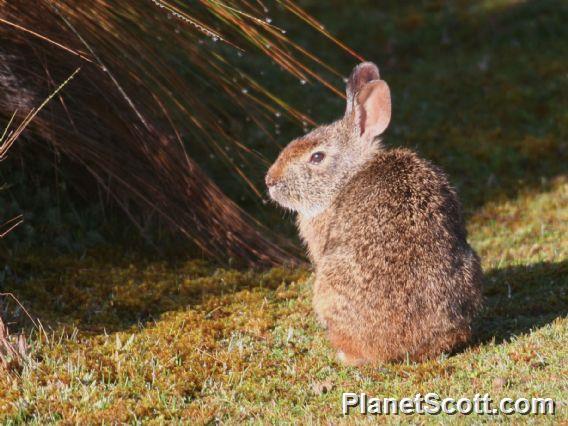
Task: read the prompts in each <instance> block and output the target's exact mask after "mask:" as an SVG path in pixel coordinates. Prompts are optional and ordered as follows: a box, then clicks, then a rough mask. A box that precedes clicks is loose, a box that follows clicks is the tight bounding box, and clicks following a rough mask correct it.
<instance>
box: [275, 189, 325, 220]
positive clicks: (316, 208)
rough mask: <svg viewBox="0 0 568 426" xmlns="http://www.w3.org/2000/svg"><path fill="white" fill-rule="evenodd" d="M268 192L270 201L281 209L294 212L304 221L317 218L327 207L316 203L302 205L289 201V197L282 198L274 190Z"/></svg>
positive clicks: (281, 195)
mask: <svg viewBox="0 0 568 426" xmlns="http://www.w3.org/2000/svg"><path fill="white" fill-rule="evenodd" d="M268 192H269V194H270V198H272V200H274V201H275V202H276V203H278V204H279V205H280V206H281V207H284V208H285V209H288V210H291V211H294V212H296V213H298V214H299V215H301V216H302V217H304V218H306V219H308V218H311V217H314V216H317V215H318V214H320V213H321V212H323V211H324V210H325V209H326V207H327V206H324V205H321V204H318V203H315V204H304V203H301V202H298V201H295V200H291V199H290V198H289V197H286V196H284V195H283V194H281V193H280V192H279V191H278V190H275V189H274V188H270V190H269V191H268Z"/></svg>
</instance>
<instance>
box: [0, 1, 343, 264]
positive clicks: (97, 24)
mask: <svg viewBox="0 0 568 426" xmlns="http://www.w3.org/2000/svg"><path fill="white" fill-rule="evenodd" d="M276 4H277V5H279V7H282V8H284V9H285V10H288V11H290V12H291V13H292V14H293V15H295V16H297V17H300V18H301V19H302V20H303V21H304V22H305V23H306V24H307V25H310V26H313V27H315V28H318V29H319V30H320V31H322V33H323V34H324V35H325V36H327V37H330V38H331V36H330V35H329V34H327V33H325V32H324V30H323V29H321V28H320V27H319V25H318V24H317V22H315V21H314V20H313V19H312V18H311V17H309V16H308V15H307V14H306V13H305V12H303V11H302V10H301V9H300V8H299V7H298V6H296V5H295V4H293V3H292V2H289V1H279V2H276V3H275V5H276ZM266 13H267V8H266V6H265V4H263V3H262V2H258V1H247V0H241V1H237V0H230V1H222V2H217V1H215V2H210V1H200V2H197V3H191V6H190V5H189V4H186V3H185V2H180V1H175V0H172V1H168V2H166V1H159V0H152V1H139V0H124V1H118V0H100V1H97V2H79V1H77V0H74V1H73V0H60V1H55V0H53V1H43V2H35V1H31V0H27V1H26V0H16V1H10V2H7V1H4V2H1V1H0V36H1V37H2V40H3V42H2V45H1V46H0V88H1V89H2V90H0V115H4V116H8V112H10V113H11V112H12V111H14V110H18V111H29V110H31V109H32V108H33V107H34V106H36V105H38V100H39V99H41V98H42V96H44V94H45V93H46V92H47V93H49V92H50V91H51V90H50V89H53V87H56V86H57V84H59V82H61V81H63V80H64V79H65V78H66V77H67V76H69V75H70V74H71V73H72V71H73V70H74V69H76V68H77V67H81V72H80V73H79V75H78V76H77V77H76V78H75V79H74V81H73V82H71V83H70V84H69V85H68V87H67V88H66V90H65V92H64V93H60V94H58V95H57V102H52V103H51V104H50V105H49V106H48V107H47V108H46V110H45V111H44V112H42V114H38V115H37V116H36V117H35V118H34V120H33V121H32V122H31V123H30V125H29V128H30V131H29V133H27V134H26V135H25V136H26V139H27V140H29V141H32V142H36V144H35V150H34V151H35V152H34V155H50V152H49V150H50V149H54V150H55V151H56V152H57V153H60V154H63V155H65V156H66V157H68V158H69V159H71V160H72V161H73V162H74V163H75V164H78V165H79V166H80V167H81V168H82V169H83V170H84V171H85V172H86V173H87V174H88V175H90V176H91V177H92V178H94V180H95V181H96V182H97V184H98V185H99V186H100V187H102V188H104V189H105V190H106V191H107V192H108V194H109V195H110V196H111V197H112V199H114V201H115V202H116V203H117V204H118V205H119V206H120V207H121V208H122V209H123V211H124V212H125V213H126V214H127V215H128V217H129V218H130V219H131V220H132V221H133V223H135V224H137V226H139V227H140V228H141V229H142V228H143V224H142V219H141V217H142V216H141V213H144V215H145V217H147V216H155V217H158V218H159V220H160V221H161V222H162V223H165V224H167V225H168V227H169V229H171V230H172V231H173V232H175V233H177V234H179V235H182V236H184V237H186V238H188V239H190V240H192V241H193V242H194V243H195V244H196V245H197V246H198V247H200V248H201V249H202V251H203V253H204V254H206V255H209V256H211V257H215V258H217V259H219V260H222V261H227V260H229V259H234V260H236V261H242V262H244V263H247V264H261V263H263V264H274V263H282V262H287V261H291V260H293V259H295V256H294V254H293V252H294V250H293V248H291V246H290V245H288V244H287V243H286V242H284V241H283V240H281V239H280V240H278V241H277V242H275V241H276V238H275V237H274V236H273V235H271V232H270V231H268V230H267V229H266V228H264V227H262V226H261V225H260V224H258V223H256V222H255V221H254V220H253V219H252V218H251V217H250V216H249V215H248V214H246V213H245V212H244V211H243V210H242V209H240V208H239V207H238V206H237V205H236V204H235V203H234V202H233V201H232V200H230V199H229V198H228V197H227V196H226V195H225V194H224V193H223V192H222V191H221V190H220V189H219V188H218V186H217V185H215V183H214V182H213V181H212V180H211V179H210V178H209V177H208V176H207V175H206V174H205V173H203V172H202V170H201V168H200V167H199V166H198V164H197V163H196V161H194V160H193V158H192V156H191V152H192V151H193V149H194V148H195V147H196V146H198V145H197V144H200V145H199V147H200V149H201V150H204V151H206V152H209V153H210V155H212V156H214V158H216V159H217V160H218V161H222V162H226V163H227V165H228V166H229V168H230V170H232V172H233V173H234V174H235V176H236V177H237V178H239V179H242V182H243V184H246V185H249V186H250V188H251V189H252V190H253V191H255V192H256V193H257V194H258V195H259V196H260V194H261V192H262V190H261V189H259V188H256V187H255V185H254V183H253V182H252V180H251V179H250V177H249V176H248V174H247V172H246V170H245V168H244V167H242V165H241V164H242V163H245V162H249V164H250V161H256V162H258V161H262V159H259V158H258V156H257V155H256V154H255V152H254V151H253V150H252V149H250V148H249V147H247V146H246V143H242V142H241V141H239V140H237V138H236V137H235V136H234V135H233V134H232V132H231V131H230V130H229V129H230V121H231V120H232V116H233V115H235V114H236V115H243V116H247V117H248V118H249V119H250V122H251V123H253V124H254V125H256V126H258V127H259V128H261V129H267V128H269V126H268V125H267V123H268V122H270V121H271V120H273V118H274V115H275V114H280V113H282V114H285V115H288V116H289V117H291V118H292V119H296V120H299V121H309V118H308V117H306V116H305V115H303V114H302V113H301V112H299V111H297V110H295V109H294V108H292V107H290V106H289V105H287V104H286V103H285V102H284V101H282V100H281V99H280V98H278V97H277V96H275V95H274V94H273V93H270V92H269V91H268V90H266V89H265V88H264V87H263V85H262V84H261V83H260V82H258V81H257V80H256V79H255V78H254V77H253V76H251V75H248V74H247V73H245V72H244V71H243V70H242V69H240V68H239V67H238V66H236V65H235V64H234V63H233V62H232V61H231V60H230V58H229V56H230V55H229V53H227V52H233V53H234V52H237V53H238V52H242V51H245V50H248V51H255V50H256V51H260V52H261V53H262V54H264V55H267V56H269V57H270V58H271V59H272V60H273V61H274V62H275V63H276V64H277V65H279V66H280V67H281V68H283V69H284V70H285V71H287V72H289V73H291V74H292V75H294V76H295V77H296V78H298V79H299V80H301V81H307V80H315V81H319V82H320V83H321V84H324V85H325V86H327V87H328V88H330V89H331V90H334V91H336V92H337V93H339V92H338V91H337V90H336V89H335V88H334V85H333V84H332V83H331V82H329V81H328V80H326V79H325V78H324V77H322V73H321V72H319V71H318V70H321V71H324V72H325V73H326V75H334V76H336V77H338V76H339V75H338V74H337V73H336V72H335V71H334V70H333V69H332V68H331V67H328V66H327V65H326V64H324V63H323V61H321V60H320V59H318V58H317V57H316V56H315V55H314V54H312V53H310V52H308V51H307V50H305V49H304V48H302V47H300V46H299V45H297V44H295V43H294V42H293V41H291V40H290V39H288V38H287V36H286V35H285V33H284V31H283V30H282V29H280V28H278V27H276V26H274V25H272V24H271V23H270V22H269V21H270V20H269V19H266ZM168 18H169V19H168ZM337 43H338V44H339V45H340V43H339V42H337ZM343 47H344V46H343ZM180 58H183V61H182V60H181V59H180ZM181 63H183V64H184V65H183V66H182V65H180V64H181ZM182 74H183V75H182ZM338 81H339V80H338ZM22 118H23V116H22ZM267 137H271V135H270V132H267ZM46 141H47V142H49V143H50V145H49V146H50V147H51V148H47V147H46V144H45V142H46ZM37 142H39V143H37ZM229 147H230V150H229V149H228V148H229ZM23 149H26V150H28V149H30V148H28V147H27V146H24V148H23ZM228 151H230V153H229V152H228ZM71 183H72V184H73V183H75V184H78V185H81V182H71ZM83 189H85V188H83Z"/></svg>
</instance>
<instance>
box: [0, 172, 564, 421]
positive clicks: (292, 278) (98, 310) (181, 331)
mask: <svg viewBox="0 0 568 426" xmlns="http://www.w3.org/2000/svg"><path fill="white" fill-rule="evenodd" d="M567 190H568V184H567V183H566V181H565V180H559V181H557V182H555V183H554V185H553V188H552V189H551V190H550V191H545V192H542V193H539V192H532V193H528V192H527V193H525V194H523V195H522V196H520V197H519V198H518V199H517V200H515V201H505V202H501V203H499V202H496V203H494V204H492V205H488V206H487V207H486V208H484V209H483V210H481V211H480V212H479V213H477V214H476V215H474V217H473V218H472V221H471V226H470V231H471V241H472V242H473V244H474V246H475V247H476V248H477V249H478V250H479V252H480V253H481V255H482V256H483V264H484V268H485V271H486V273H487V282H486V289H485V294H486V297H487V308H486V309H485V311H484V312H483V314H482V315H481V318H480V319H479V321H478V327H477V328H478V332H477V333H478V334H477V336H478V337H477V338H476V343H474V345H473V346H472V347H470V348H469V349H467V350H465V351H464V352H462V353H460V354H457V355H454V356H451V357H449V358H448V357H441V358H440V359H436V360H433V361H429V362H425V363H421V364H401V365H396V364H387V365H382V366H380V367H379V368H371V367H367V368H364V369H362V370H360V371H359V370H357V369H353V368H345V367H343V366H341V365H340V364H339V363H337V362H336V360H335V358H334V353H333V351H332V349H331V348H330V346H329V344H328V342H327V340H326V338H325V335H324V332H323V331H322V330H321V329H320V328H318V326H317V325H316V322H315V319H314V316H313V314H312V310H311V278H310V274H309V272H308V271H302V270H298V271H296V270H284V269H274V270H271V271H269V272H256V273H255V272H246V271H245V272H238V271H233V270H226V269H217V268H215V267H214V266H212V265H209V264H207V263H205V262H202V261H189V262H182V263H173V264H172V263H167V262H163V261H152V260H148V259H147V260H144V259H143V258H139V257H136V256H134V257H126V258H124V259H122V260H120V258H119V257H117V256H116V254H115V253H112V252H111V253H104V252H99V253H92V254H90V255H87V256H86V257H84V258H83V259H78V258H73V257H64V258H63V257H62V258H55V259H48V258H46V257H45V255H29V256H26V257H23V258H19V259H13V260H12V261H11V262H9V263H8V265H9V266H10V271H11V272H10V273H9V274H7V275H5V276H4V283H5V284H4V285H8V286H9V288H11V289H13V290H14V291H17V293H18V295H19V296H20V297H21V298H22V300H24V301H25V302H26V303H27V304H28V306H29V307H30V309H31V311H32V312H34V315H37V316H39V317H40V318H42V320H43V325H44V327H45V329H46V330H48V331H47V332H46V334H45V335H44V334H43V333H40V332H38V331H37V330H36V331H34V333H33V334H32V336H31V337H30V339H29V342H30V347H31V358H32V360H33V362H32V364H30V365H29V366H28V367H27V368H26V369H25V370H24V371H23V372H22V374H21V376H17V375H16V376H14V375H10V376H8V375H4V376H3V377H2V378H1V379H0V396H1V398H0V400H1V401H2V402H1V403H0V407H1V408H2V411H3V412H4V413H5V414H4V419H5V420H10V421H16V422H18V421H25V422H32V423H33V422H36V423H45V422H47V421H54V420H57V419H65V420H67V421H71V422H86V421H92V420H93V419H95V418H96V419H97V421H108V422H111V421H134V420H136V419H138V420H144V419H150V418H153V419H161V420H172V419H182V418H185V419H187V418H191V419H193V420H194V421H196V422H197V423H206V422H209V421H214V420H221V421H223V420H225V421H227V420H230V421H231V422H239V421H250V420H254V419H256V420H260V419H262V420H263V421H273V422H277V421H290V422H298V421H306V420H309V419H312V420H313V421H321V420H323V419H326V420H331V421H334V420H333V419H335V421H337V420H339V419H340V418H341V413H340V396H341V392H343V391H356V392H358V391H365V392H368V393H369V394H370V395H376V396H391V397H403V396H413V395H414V394H415V393H417V392H422V393H426V392H428V391H432V392H438V393H439V394H440V395H443V396H453V397H458V396H465V395H469V396H472V395H474V394H475V393H478V392H479V393H486V392H489V393H490V394H491V396H492V397H493V398H499V397H505V396H507V397H521V396H522V397H530V396H542V397H552V398H554V399H555V400H556V401H557V403H558V404H559V405H557V408H558V413H557V417H556V420H560V418H564V419H566V411H565V407H563V406H562V401H565V400H566V397H567V394H566V391H567V390H566V387H565V377H566V374H567V373H568V371H567V370H566V365H568V364H567V361H568V359H567V355H568V353H567V351H566V347H567V345H568V334H567V333H566V330H567V328H568V318H566V316H565V315H566V309H567V307H568V303H567V300H566V294H567V291H568V280H567V278H568V274H567V272H568V251H567V247H566V244H565V239H563V238H565V235H567V233H568V226H567V223H568V221H566V220H565V219H566V215H567V214H568V203H567V202H566V196H567ZM113 259H115V260H113ZM116 259H119V260H116ZM19 318H20V320H19V321H20V323H21V324H25V323H26V319H25V317H24V316H23V315H22V314H20V317H19ZM503 339H505V340H503ZM323 389H325V392H324V391H323ZM436 420H442V418H439V419H438V418H436ZM455 420H458V421H460V418H457V419H455ZM461 421H464V422H465V421H466V419H465V418H461Z"/></svg>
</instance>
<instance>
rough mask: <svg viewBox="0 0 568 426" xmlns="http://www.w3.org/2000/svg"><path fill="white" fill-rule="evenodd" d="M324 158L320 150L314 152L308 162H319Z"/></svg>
mask: <svg viewBox="0 0 568 426" xmlns="http://www.w3.org/2000/svg"><path fill="white" fill-rule="evenodd" d="M324 158H325V154H324V153H323V152H321V151H318V152H314V153H313V154H312V156H311V157H310V163H312V164H319V163H321V162H322V160H323V159H324Z"/></svg>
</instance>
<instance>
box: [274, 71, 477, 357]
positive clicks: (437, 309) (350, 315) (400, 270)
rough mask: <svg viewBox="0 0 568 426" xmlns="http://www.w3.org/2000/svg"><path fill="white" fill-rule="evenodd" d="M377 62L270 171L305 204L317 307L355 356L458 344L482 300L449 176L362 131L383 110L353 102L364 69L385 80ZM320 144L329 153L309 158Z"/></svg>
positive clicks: (381, 99)
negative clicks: (339, 115) (338, 108)
mask: <svg viewBox="0 0 568 426" xmlns="http://www.w3.org/2000/svg"><path fill="white" fill-rule="evenodd" d="M372 67H375V66H374V65H373V64H368V63H367V64H362V65H360V66H359V67H357V68H356V69H355V71H354V73H353V75H352V76H351V78H350V81H349V83H348V93H347V94H348V102H353V105H351V106H350V105H348V107H347V109H346V115H345V117H344V118H343V119H342V120H339V121H337V122H335V123H333V124H331V125H328V126H323V127H320V128H318V129H316V130H315V131H313V132H312V133H311V134H309V135H308V136H306V137H305V138H302V139H300V140H297V141H294V142H292V143H291V144H290V145H289V146H288V147H287V148H286V149H285V150H284V151H283V153H282V154H281V155H280V157H279V158H278V160H277V161H276V163H275V164H274V165H273V166H272V168H271V169H270V170H269V172H268V175H267V184H268V185H269V188H270V194H271V196H272V197H273V198H274V199H275V200H276V201H277V202H279V203H280V204H282V205H284V206H285V207H288V208H290V209H293V210H295V211H297V212H298V219H297V222H298V227H299V231H300V235H301V236H302V238H303V239H304V241H305V242H306V243H307V246H308V251H309V255H310V258H311V259H312V261H313V263H314V265H315V274H316V279H315V284H314V300H313V305H314V310H315V312H316V315H317V317H318V319H319V321H320V322H321V323H322V325H324V326H326V327H327V329H328V333H329V338H330V341H331V344H332V345H333V346H334V347H335V348H336V349H337V350H338V351H339V356H340V358H341V359H342V360H343V361H344V362H345V363H347V364H350V365H361V364H364V363H375V362H380V361H400V360H404V359H407V358H409V359H411V360H416V361H421V360H424V359H428V358H432V357H435V356H437V355H439V354H441V353H443V352H451V351H453V350H455V349H457V348H459V347H461V346H463V345H464V344H466V343H467V341H468V339H469V337H470V333H471V331H470V328H471V321H472V319H473V317H474V316H475V314H476V312H477V311H478V309H479V307H480V305H481V291H480V287H481V280H482V273H481V268H480V263H479V258H478V257H477V255H476V254H475V252H474V251H473V250H472V248H471V247H470V246H469V245H468V243H467V240H466V237H467V235H466V230H465V226H464V221H463V218H462V214H461V209H460V205H459V202H458V199H457V196H456V193H455V191H454V189H453V188H452V187H451V185H450V184H449V182H448V179H447V177H446V175H445V174H444V173H443V172H442V171H441V170H440V169H439V168H438V167H436V166H434V165H432V164H430V163H429V162H428V161H426V160H423V159H421V158H420V157H418V156H417V155H416V154H415V153H413V152H412V151H409V150H406V149H391V150H387V149H384V148H383V147H382V146H381V145H380V144H379V143H377V142H376V141H375V136H377V135H376V134H368V135H365V134H362V132H361V129H362V128H364V127H363V126H366V127H367V128H373V125H374V123H373V122H370V123H363V124H359V123H360V122H361V121H364V120H365V119H366V117H367V116H368V117H372V116H373V115H376V114H366V113H365V111H362V108H369V106H367V104H365V106H362V105H360V104H358V103H357V102H358V101H357V92H359V91H360V90H361V89H362V88H364V87H367V86H366V85H368V84H369V83H370V82H369V81H368V80H366V77H365V76H376V77H377V78H378V75H379V74H378V70H376V72H374V70H373V69H369V68H372ZM375 68H376V67H375ZM360 73H362V74H361V75H359V74H360ZM372 81H376V80H372ZM385 85H386V83H385V84H383V86H385ZM387 89H388V86H387ZM351 91H355V92H351ZM383 92H384V90H383ZM383 92H377V93H378V94H377V95H376V96H377V97H378V99H377V100H376V101H375V100H373V99H371V101H372V102H377V103H378V104H381V103H382V104H384V103H385V102H386V100H385V99H386V98H385V96H387V95H388V96H389V97H388V100H387V101H388V103H389V106H390V94H389V93H386V95H385V94H384V93H383ZM370 108H373V105H372V104H371V106H370ZM381 110H385V109H384V108H383V109H381ZM385 111H386V110H385ZM388 114H389V116H388V117H386V122H387V124H388V120H389V119H390V108H389V111H388ZM376 120H382V121H381V123H384V122H385V117H377V118H376ZM379 127H381V128H384V126H382V124H381V125H380V126H379ZM381 131H382V130H381ZM307 141H309V142H307ZM316 151H321V152H324V153H325V154H326V158H325V160H324V161H323V162H322V163H321V164H318V165H313V164H310V163H309V161H308V160H309V157H310V155H311V154H312V153H313V152H316Z"/></svg>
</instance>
